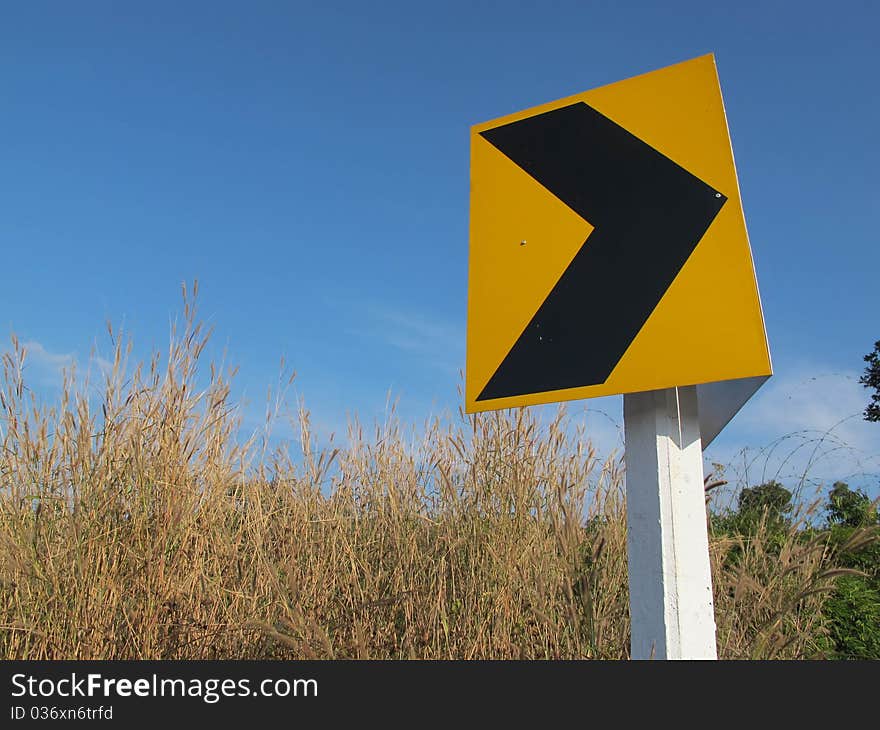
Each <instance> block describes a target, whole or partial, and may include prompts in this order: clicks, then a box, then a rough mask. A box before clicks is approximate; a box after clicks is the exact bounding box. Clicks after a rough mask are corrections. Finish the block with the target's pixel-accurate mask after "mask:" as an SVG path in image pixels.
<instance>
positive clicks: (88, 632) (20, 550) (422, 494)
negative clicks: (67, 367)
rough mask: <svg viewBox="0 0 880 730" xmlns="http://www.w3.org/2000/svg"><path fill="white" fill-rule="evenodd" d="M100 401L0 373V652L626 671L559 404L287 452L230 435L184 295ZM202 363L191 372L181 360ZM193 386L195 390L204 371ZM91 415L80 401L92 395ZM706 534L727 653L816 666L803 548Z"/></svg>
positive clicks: (611, 584) (121, 364) (600, 478)
mask: <svg viewBox="0 0 880 730" xmlns="http://www.w3.org/2000/svg"><path fill="white" fill-rule="evenodd" d="M111 337H113V341H114V345H115V362H114V363H113V368H112V370H111V372H109V373H107V374H105V376H103V382H102V383H101V384H100V390H101V395H100V399H99V403H100V405H99V408H97V409H93V408H92V407H91V405H90V399H89V398H87V397H86V396H85V395H84V393H86V392H88V388H89V387H90V386H88V385H86V386H80V387H77V385H76V383H75V382H74V380H73V378H72V377H71V378H68V379H67V381H66V385H65V388H64V394H63V397H62V399H61V402H60V404H59V405H58V406H57V407H55V408H52V409H46V408H40V407H38V406H37V405H36V403H35V402H34V401H33V400H32V399H31V398H30V396H29V391H28V390H27V389H26V387H25V383H24V380H23V376H22V364H23V361H24V359H25V353H24V352H23V350H22V348H21V347H20V346H19V344H18V343H17V342H15V341H14V342H13V349H12V351H11V352H10V353H8V354H7V355H5V356H4V359H3V375H2V381H0V443H2V453H0V561H2V562H0V656H2V657H3V658H5V659H13V658H29V659H56V658H75V659H102V658H136V659H147V658H161V659H172V658H350V657H352V658H354V657H363V658H366V657H370V658H411V657H419V658H462V659H477V658H587V657H589V658H614V659H617V658H625V657H626V656H627V655H628V641H629V638H628V637H629V619H628V606H627V601H628V594H627V585H626V540H625V534H626V533H625V511H624V510H625V506H624V502H623V493H622V476H623V475H622V468H621V463H620V461H619V460H618V459H616V458H614V457H613V456H612V457H611V458H609V459H606V460H602V459H600V458H598V457H597V455H596V454H595V453H594V452H593V450H592V448H591V447H590V446H589V445H588V444H589V442H588V441H587V439H586V438H585V437H584V434H583V433H579V432H578V431H577V429H575V428H573V427H572V426H571V424H570V423H568V421H567V419H566V416H565V413H564V411H563V410H560V411H559V413H558V415H557V417H556V418H555V419H554V420H553V421H552V422H551V423H549V424H545V425H543V426H542V425H541V424H539V423H538V422H536V420H535V419H534V417H533V416H532V415H530V412H528V411H523V410H518V411H510V412H504V413H493V414H488V415H484V416H479V417H464V416H462V417H460V418H459V419H458V420H456V421H455V422H454V423H441V422H439V421H435V422H433V423H431V424H429V425H428V427H427V428H426V429H425V431H424V435H423V437H422V438H420V439H419V441H418V442H417V443H411V440H412V437H411V434H408V433H405V432H404V431H403V430H402V428H401V426H400V424H399V423H397V422H396V421H395V420H394V419H393V418H391V419H389V422H388V423H386V424H384V425H382V426H380V427H378V428H376V429H375V430H374V431H371V432H367V430H365V429H364V428H363V427H361V426H360V425H357V424H355V425H354V426H352V427H351V429H350V433H349V438H348V440H347V443H346V445H345V446H344V447H343V448H336V447H334V446H332V445H331V446H329V447H327V448H323V449H319V448H318V447H317V446H316V445H315V444H314V438H313V436H312V434H311V429H310V426H309V419H308V413H306V412H305V411H300V414H299V420H300V423H299V426H300V427H301V433H302V444H301V446H302V451H303V456H302V458H297V459H296V460H295V461H294V460H293V459H291V458H290V456H289V455H288V454H287V453H285V452H282V451H274V452H270V451H269V450H268V447H267V446H266V441H265V440H264V439H261V438H259V437H254V438H252V439H250V440H248V441H246V442H244V443H240V442H239V441H238V440H237V434H238V432H239V422H238V416H237V413H238V410H237V409H236V408H235V407H234V404H233V403H231V402H230V387H229V379H230V377H231V376H232V374H231V373H227V374H223V373H221V371H220V370H219V369H218V368H216V367H214V366H213V365H212V366H210V368H209V371H210V372H209V373H205V372H202V371H204V370H205V368H204V367H203V366H200V357H201V355H202V353H203V350H204V348H205V343H206V341H207V337H208V333H207V332H206V331H205V330H204V329H203V328H202V326H201V325H200V324H198V323H197V320H196V315H195V312H194V310H193V307H192V304H191V302H187V303H186V317H185V325H184V327H183V329H182V330H181V331H179V332H177V333H174V334H173V337H172V342H171V347H170V351H169V353H167V355H166V356H165V357H164V358H162V359H161V360H160V358H159V357H158V355H157V356H155V357H154V358H153V359H152V360H151V362H149V363H147V364H145V365H132V364H129V363H128V362H127V356H128V355H127V353H128V352H129V350H128V349H127V348H126V346H124V345H123V343H122V342H121V341H119V339H118V338H117V337H116V336H115V335H113V333H112V332H111ZM200 368H201V370H200ZM202 378H203V379H204V381H205V382H204V383H203V384H201V385H200V379H202ZM91 402H95V400H94V399H92V401H91ZM731 550H732V545H731V544H730V543H729V542H725V541H723V540H720V539H716V540H714V541H713V565H714V572H715V590H716V596H717V598H716V601H717V609H718V611H717V612H718V624H719V632H718V636H719V650H720V654H721V656H723V657H775V656H784V657H803V656H814V655H815V653H816V646H815V638H816V636H818V635H819V634H820V633H821V626H820V625H819V623H818V612H817V600H818V598H817V595H818V594H817V592H816V591H817V590H819V589H822V588H823V587H825V586H827V585H828V583H829V581H830V579H831V577H832V576H833V573H829V570H830V569H831V568H832V567H833V566H831V565H829V563H828V557H827V555H826V554H825V552H824V548H823V547H822V545H821V544H819V543H816V544H808V545H802V544H800V543H799V542H798V541H797V540H796V538H795V536H794V535H792V536H791V539H790V540H789V541H788V542H787V543H786V545H784V546H783V550H782V557H781V558H780V557H779V556H778V555H771V554H770V553H769V552H768V551H767V549H766V545H765V544H763V542H762V539H761V536H760V535H759V536H758V537H757V538H756V539H754V540H751V541H749V542H748V544H744V545H741V546H739V554H740V555H741V556H742V557H741V559H739V560H737V561H731V560H729V557H730V555H731Z"/></svg>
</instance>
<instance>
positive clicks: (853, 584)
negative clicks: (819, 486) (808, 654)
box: [823, 482, 880, 659]
mask: <svg viewBox="0 0 880 730" xmlns="http://www.w3.org/2000/svg"><path fill="white" fill-rule="evenodd" d="M825 510H826V513H827V514H828V527H827V529H828V538H829V539H828V542H829V547H830V548H831V550H833V551H834V553H835V557H836V562H837V564H838V565H840V566H841V567H843V568H848V569H850V570H853V571H858V574H854V575H844V576H841V577H840V578H838V579H837V585H836V586H835V590H834V592H833V593H832V594H831V596H830V597H829V598H828V599H827V600H826V602H825V605H824V608H823V613H824V615H825V618H826V625H827V627H828V630H829V639H830V642H831V650H830V653H831V655H832V656H834V657H836V658H839V659H880V539H878V537H880V527H878V516H877V507H876V505H874V504H872V502H871V500H870V499H869V498H868V496H867V495H866V494H865V493H864V492H863V491H861V490H858V489H857V490H852V489H850V488H849V486H848V485H847V484H845V483H844V482H835V484H834V486H833V487H832V489H831V492H830V494H829V496H828V504H827V505H826V508H825Z"/></svg>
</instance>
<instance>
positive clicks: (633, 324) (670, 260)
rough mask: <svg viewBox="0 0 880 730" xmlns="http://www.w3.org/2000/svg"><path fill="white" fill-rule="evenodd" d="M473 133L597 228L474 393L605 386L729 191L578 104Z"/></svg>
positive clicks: (505, 393) (481, 397)
mask: <svg viewBox="0 0 880 730" xmlns="http://www.w3.org/2000/svg"><path fill="white" fill-rule="evenodd" d="M481 134H482V136H483V137H484V138H485V139H486V140H487V141H488V142H490V143H491V144H492V145H493V146H495V147H496V148H497V149H498V150H499V151H500V152H502V153H503V154H504V155H506V156H507V157H509V158H510V159H511V160H512V161H513V162H515V163H516V164H517V165H519V167H521V168H522V169H523V170H525V171H526V172H527V173H528V174H529V175H531V176H532V177H533V178H534V179H535V180H537V181H538V182H539V183H540V184H541V185H543V186H544V187H545V188H547V190H549V191H550V192H551V193H553V195H555V196H556V197H557V198H559V199H560V200H561V201H562V202H563V203H565V204H566V205H567V206H568V207H569V208H571V209H572V210H573V211H574V212H575V213H577V214H578V215H579V216H581V217H582V218H583V219H584V220H586V221H587V222H588V223H590V224H591V225H592V226H593V227H594V230H593V231H592V233H591V234H590V235H589V236H588V237H587V240H586V241H584V244H583V245H582V246H581V248H580V250H579V251H578V252H577V254H576V255H575V257H574V259H572V261H571V263H570V264H569V266H568V268H566V270H565V271H564V272H563V274H562V276H561V277H560V279H559V281H558V282H557V283H556V285H555V286H554V287H553V289H552V291H551V292H550V294H549V295H548V296H547V298H546V299H545V300H544V303H543V304H542V305H541V306H540V308H539V309H538V311H537V313H536V314H535V316H534V317H532V320H531V321H530V322H529V324H528V325H527V326H526V328H525V330H523V333H522V334H521V335H520V336H519V339H517V341H516V342H515V343H514V345H513V347H512V348H511V349H510V352H509V353H508V354H507V356H506V357H505V358H504V360H503V361H502V362H501V365H500V366H499V367H498V369H497V370H496V371H495V374H494V375H493V376H492V378H491V379H490V380H489V382H488V383H487V384H486V387H485V388H483V391H482V392H481V393H480V395H479V397H478V398H477V400H478V401H480V400H490V399H492V398H504V397H506V396H512V395H522V394H525V393H540V392H545V391H551V390H561V389H563V388H574V387H578V386H584V385H596V384H599V383H604V382H605V381H606V380H607V379H608V376H609V375H610V374H611V371H612V370H613V369H614V367H615V365H617V363H618V362H619V361H620V358H621V357H623V354H624V353H625V352H626V350H627V348H628V347H629V346H630V344H631V343H632V341H633V339H635V336H636V335H637V334H638V332H639V330H640V329H641V328H642V326H643V325H644V324H645V322H646V321H647V319H648V317H649V316H650V315H651V312H653V311H654V308H655V307H656V306H657V304H658V303H659V302H660V299H661V298H662V297H663V295H664V294H665V293H666V290H667V289H668V288H669V286H670V284H672V281H673V280H674V279H675V277H676V275H677V274H678V272H679V271H681V268H682V267H683V266H684V264H685V262H686V261H687V259H688V257H689V256H690V255H691V253H692V252H693V250H694V249H695V248H696V247H697V244H698V243H699V242H700V239H701V238H702V237H703V234H705V232H706V230H707V229H708V228H709V226H710V225H711V223H712V221H713V220H714V219H715V216H716V215H717V214H718V211H719V210H721V206H723V205H724V203H725V202H726V201H727V198H726V197H725V196H724V195H722V194H721V193H720V192H718V191H717V190H714V189H713V188H711V187H710V186H709V185H707V184H706V183H704V182H703V181H702V180H700V179H699V178H697V177H695V176H694V175H692V174H691V173H690V172H688V171H687V170H685V169H684V168H683V167H681V166H680V165H678V164H676V163H675V162H673V161H672V160H670V159H669V158H668V157H666V156H665V155H663V154H661V153H660V152H658V151H657V150H655V149H654V148H653V147H651V146H650V145H648V144H646V143H645V142H643V141H642V140H640V139H639V138H638V137H636V136H635V135H633V134H631V133H630V132H628V131H627V130H625V129H624V128H623V127H621V126H620V125H618V124H616V123H615V122H613V121H611V120H610V119H609V118H608V117H606V116H604V115H603V114H600V113H599V112H597V111H596V110H595V109H593V108H592V107H590V106H588V105H587V104H584V103H577V104H572V105H570V106H566V107H562V108H561V109H555V110H553V111H550V112H546V113H544V114H538V115H536V116H533V117H528V118H526V119H522V120H520V121H518V122H512V123H510V124H505V125H503V126H500V127H496V128H494V129H490V130H487V131H485V132H482V133H481ZM685 326H687V323H685V322H682V327H685ZM646 367H650V364H646Z"/></svg>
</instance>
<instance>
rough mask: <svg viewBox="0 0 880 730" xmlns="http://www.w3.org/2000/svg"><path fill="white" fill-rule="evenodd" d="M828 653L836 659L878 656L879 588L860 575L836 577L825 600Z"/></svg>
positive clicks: (879, 636) (879, 653) (877, 657)
mask: <svg viewBox="0 0 880 730" xmlns="http://www.w3.org/2000/svg"><path fill="white" fill-rule="evenodd" d="M824 613H825V616H826V618H827V620H828V628H829V631H830V636H829V638H830V640H831V643H832V646H833V648H832V650H831V655H832V656H833V657H834V658H836V659H880V590H878V589H877V588H876V587H875V586H872V585H871V581H868V580H866V579H865V578H863V577H861V576H851V575H846V576H842V577H841V578H838V580H837V587H836V589H835V591H834V593H833V594H832V595H831V596H830V597H829V598H828V599H827V600H826V601H825V606H824Z"/></svg>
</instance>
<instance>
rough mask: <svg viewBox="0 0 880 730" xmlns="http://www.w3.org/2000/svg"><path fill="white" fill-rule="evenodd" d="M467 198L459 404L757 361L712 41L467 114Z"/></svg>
mask: <svg viewBox="0 0 880 730" xmlns="http://www.w3.org/2000/svg"><path fill="white" fill-rule="evenodd" d="M470 212H471V218H470V260H469V282H468V334H467V374H466V384H465V400H466V410H467V412H469V413H472V412H475V411H485V410H493V409H498V408H508V407H513V406H521V405H533V404H538V403H550V402H555V401H562V400H572V399H576V398H590V397H596V396H602V395H612V394H619V393H631V392H638V391H645V390H655V389H659V388H668V387H673V386H681V385H697V384H704V383H719V382H723V381H733V380H741V379H746V378H747V379H749V381H748V382H746V383H740V384H739V386H738V388H739V391H742V392H745V391H748V395H746V399H748V397H749V396H750V395H751V393H753V392H754V390H756V389H757V387H758V386H759V385H760V383H761V382H763V381H764V380H765V379H766V377H767V376H769V375H770V374H771V372H772V370H771V365H770V353H769V349H768V346H767V338H766V334H765V330H764V321H763V316H762V313H761V304H760V299H759V295H758V289H757V283H756V280H755V273H754V266H753V263H752V256H751V251H750V248H749V240H748V235H747V233H746V227H745V220H744V218H743V211H742V204H741V202H740V195H739V186H738V183H737V178H736V169H735V167H734V162H733V154H732V151H731V146H730V138H729V136H728V131H727V121H726V118H725V114H724V107H723V102H722V99H721V89H720V86H719V83H718V76H717V73H716V70H715V60H714V57H713V56H711V55H708V56H703V57H700V58H697V59H694V60H691V61H686V62H684V63H680V64H676V65H674V66H669V67H667V68H664V69H660V70H659V71H654V72H652V73H649V74H645V75H643V76H638V77H635V78H632V79H627V80H625V81H621V82H618V83H615V84H611V85H609V86H603V87H601V88H598V89H593V90H592V91H587V92H584V93H582V94H577V95H575V96H571V97H568V98H566V99H560V100H559V101H554V102H551V103H549V104H544V105H543V106H539V107H535V108H533V109H528V110H526V111H523V112H519V113H517V114H512V115H510V116H508V117H504V118H501V119H496V120H494V121H491V122H486V123H484V124H478V125H476V126H475V127H473V128H472V130H471V210H470ZM738 398H739V396H736V397H734V398H733V400H737V399H738ZM729 399H730V397H729V396H728V400H729ZM743 402H744V401H743ZM739 405H741V403H740V404H739ZM739 405H735V406H734V408H735V409H738V407H739ZM733 412H735V410H734V411H733ZM732 415H733V413H730V414H729V415H728V416H727V417H726V418H727V419H729V418H730V417H731V416H732ZM720 418H722V419H723V420H725V422H726V419H724V416H720ZM721 425H722V426H723V423H722V424H721ZM719 430H720V429H719ZM707 435H708V434H707ZM711 436H714V434H711ZM710 440H711V438H710Z"/></svg>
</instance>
